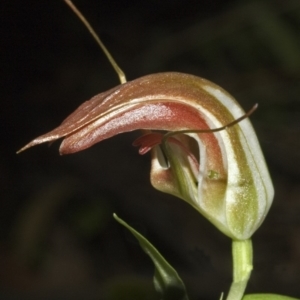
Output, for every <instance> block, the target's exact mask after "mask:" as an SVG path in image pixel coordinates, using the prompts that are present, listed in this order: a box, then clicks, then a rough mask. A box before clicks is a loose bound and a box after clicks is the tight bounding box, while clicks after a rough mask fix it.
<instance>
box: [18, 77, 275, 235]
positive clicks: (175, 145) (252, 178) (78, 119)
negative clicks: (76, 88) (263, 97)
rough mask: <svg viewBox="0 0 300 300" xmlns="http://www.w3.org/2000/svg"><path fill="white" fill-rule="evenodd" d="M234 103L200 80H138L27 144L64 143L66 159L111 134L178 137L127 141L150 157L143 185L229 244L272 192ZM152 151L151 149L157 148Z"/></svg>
mask: <svg viewBox="0 0 300 300" xmlns="http://www.w3.org/2000/svg"><path fill="white" fill-rule="evenodd" d="M243 114H244V111H243V110H242V109H241V107H240V106H239V104H238V103H237V102H236V100H235V99H234V98H233V97H232V96H231V95H229V94H228V93H227V92H226V91H224V90H223V89H222V88H220V87H219V86H217V85H215V84H213V83H212V82H209V81H207V80H205V79H202V78H199V77H196V76H192V75H187V74H181V73H161V74H153V75H148V76H145V77H141V78H139V79H136V80H134V81H131V82H128V83H125V84H122V85H119V86H117V87H115V88H113V89H111V90H109V91H107V92H104V93H101V94H99V95H97V96H95V97H93V98H92V99H91V100H89V101H87V102H85V103H83V104H82V105H81V106H80V107H79V108H78V109H77V110H76V111H75V112H73V113H72V114H71V115H70V116H69V117H68V118H67V119H66V120H65V121H64V122H63V123H62V124H61V125H60V126H59V127H57V128H56V129H54V130H53V131H50V132H49V133H47V134H44V135H42V136H40V137H38V138H36V139H34V140H33V141H32V142H30V143H29V144H28V145H26V146H25V147H24V148H22V149H21V150H20V151H23V150H25V149H27V148H29V147H31V146H34V145H37V144H41V143H44V142H50V141H53V140H56V139H59V138H63V137H64V140H63V142H62V144H61V146H60V153H61V154H67V153H74V152H78V151H81V150H83V149H86V148H88V147H90V146H92V145H94V144H95V143H97V142H100V141H102V140H104V139H107V138H110V137H112V136H114V135H116V134H119V133H123V132H128V131H132V130H137V129H146V130H160V131H161V130H163V131H167V132H169V131H171V132H175V131H182V130H190V131H193V132H191V133H188V132H185V133H180V134H178V135H173V136H172V137H169V138H167V139H164V138H163V135H162V134H161V132H158V133H157V132H154V133H150V134H148V135H146V136H143V137H141V138H140V139H138V140H137V141H136V142H135V145H140V146H141V148H140V153H141V154H143V153H145V152H147V151H148V150H150V149H153V151H152V168H151V182H152V184H153V186H154V187H155V188H157V189H158V190H160V191H163V192H167V193H170V194H173V195H175V196H178V197H180V198H182V199H184V200H185V201H187V202H188V203H190V204H191V205H192V206H193V207H194V208H195V209H197V210H198V211H199V212H200V213H201V214H202V215H204V216H205V217H206V218H207V219H208V220H209V221H210V222H212V223H213V224H214V225H215V226H216V227H217V228H219V229H220V230H221V231H222V232H223V233H225V234H226V235H228V236H229V237H231V238H233V239H238V240H243V239H248V238H249V237H250V236H251V235H252V234H253V233H254V232H255V230H256V229H257V228H258V227H259V226H260V224H261V223H262V221H263V220H264V218H265V216H266V214H267V212H268V210H269V208H270V206H271V203H272V200H273V196H274V190H273V186H272V182H271V179H270V176H269V173H268V170H267V166H266V164H265V161H264V157H263V155H262V152H261V149H260V146H259V143H258V140H257V137H256V134H255V132H254V130H253V127H252V125H251V123H250V121H249V120H248V119H244V120H242V121H241V122H239V123H238V124H236V125H234V126H231V127H229V128H227V129H226V130H222V131H218V132H210V133H201V132H198V133H197V132H195V131H196V130H200V131H201V130H202V131H203V130H204V131H209V130H211V129H215V128H218V127H223V126H226V125H227V124H230V123H232V122H233V121H234V120H236V119H238V118H240V117H241V116H242V115H243ZM160 143H161V146H160V147H158V146H156V145H158V144H160Z"/></svg>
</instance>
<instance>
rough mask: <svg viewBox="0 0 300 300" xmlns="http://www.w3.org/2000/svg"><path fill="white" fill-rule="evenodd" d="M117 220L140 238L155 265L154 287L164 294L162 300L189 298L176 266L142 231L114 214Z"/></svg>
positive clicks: (139, 240) (185, 299) (184, 299)
mask: <svg viewBox="0 0 300 300" xmlns="http://www.w3.org/2000/svg"><path fill="white" fill-rule="evenodd" d="M113 216H114V218H115V219H116V221H118V222H119V223H120V224H121V225H123V226H124V227H126V228H127V229H128V230H129V231H130V232H131V233H132V234H133V235H134V236H135V238H136V239H137V240H138V242H139V244H140V246H141V247H142V249H143V250H144V252H145V253H146V254H148V255H149V256H150V258H151V260H152V261H153V263H154V266H155V272H154V280H153V281H154V287H155V289H156V291H157V292H159V293H160V294H161V296H162V298H161V299H162V300H188V296H187V293H186V289H185V286H184V283H183V282H182V280H181V279H180V277H179V276H178V274H177V272H176V271H175V270H174V268H173V267H172V266H171V265H170V264H169V263H168V262H167V261H166V260H165V259H164V258H163V256H162V255H161V254H160V253H159V252H158V251H157V249H156V248H155V247H154V246H153V245H152V244H151V243H150V242H149V241H148V240H147V239H146V238H144V237H143V236H142V235H141V234H140V233H138V232H137V231H136V230H134V229H133V228H132V227H130V226H129V225H128V224H127V223H126V222H124V221H123V220H122V219H120V218H119V217H118V216H117V215H116V214H113Z"/></svg>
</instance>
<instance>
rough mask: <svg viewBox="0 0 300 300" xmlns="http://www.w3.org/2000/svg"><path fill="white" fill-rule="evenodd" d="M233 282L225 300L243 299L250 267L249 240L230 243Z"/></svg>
mask: <svg viewBox="0 0 300 300" xmlns="http://www.w3.org/2000/svg"><path fill="white" fill-rule="evenodd" d="M232 257H233V282H232V284H231V286H230V290H229V293H228V296H227V299H226V300H241V299H242V298H243V295H244V292H245V289H246V286H247V283H248V280H249V278H250V274H251V271H252V269H253V266H252V258H253V253H252V242H251V240H250V239H249V240H244V241H234V240H233V241H232Z"/></svg>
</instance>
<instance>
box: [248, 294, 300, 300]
mask: <svg viewBox="0 0 300 300" xmlns="http://www.w3.org/2000/svg"><path fill="white" fill-rule="evenodd" d="M242 300H299V299H297V298H292V297H288V296H283V295H277V294H249V295H245V296H244V297H243V299H242Z"/></svg>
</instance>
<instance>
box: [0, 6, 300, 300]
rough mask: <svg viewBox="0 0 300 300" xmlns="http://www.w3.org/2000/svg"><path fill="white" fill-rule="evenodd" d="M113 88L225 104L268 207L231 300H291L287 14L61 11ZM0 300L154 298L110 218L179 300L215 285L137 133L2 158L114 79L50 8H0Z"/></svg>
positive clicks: (294, 146) (212, 264)
mask: <svg viewBox="0 0 300 300" xmlns="http://www.w3.org/2000/svg"><path fill="white" fill-rule="evenodd" d="M75 3H76V4H77V5H78V7H79V8H80V10H81V11H82V12H83V13H84V15H85V16H86V17H87V19H88V20H89V21H90V22H91V24H92V25H93V26H94V28H95V29H96V31H97V32H98V33H99V35H100V36H101V38H102V40H103V41H104V43H105V44H106V46H107V47H108V49H109V50H110V51H111V53H112V54H113V56H114V57H115V59H116V60H117V62H118V63H119V64H120V66H121V67H122V69H123V70H124V71H125V73H126V75H127V79H128V80H131V79H135V78H138V77H140V76H142V75H146V74H150V73H155V72H162V71H180V72H185V73H191V74H195V75H198V76H201V77H204V78H207V79H210V80H212V81H214V82H216V83H217V84H219V85H221V86H222V87H223V88H225V89H226V90H228V91H229V92H230V93H231V94H233V95H234V96H235V97H236V98H237V99H238V101H239V102H240V103H241V105H242V106H243V107H244V109H245V110H248V109H249V108H250V107H252V105H253V104H254V103H256V102H258V103H259V110H258V111H257V112H255V114H254V115H253V116H251V119H252V121H253V124H254V127H255V129H256V131H257V135H258V137H259V139H260V141H261V146H262V148H263V151H264V153H265V156H266V160H267V162H268V165H269V168H270V172H271V175H272V178H273V181H274V186H275V190H276V196H275V199H274V205H273V206H272V209H271V211H270V213H269V215H268V217H267V219H266V221H265V222H264V224H263V226H262V227H261V228H260V229H259V230H258V231H257V233H256V234H255V235H254V237H253V242H254V272H253V274H252V277H251V280H250V283H249V285H248V289H247V292H249V293H254V292H273V293H281V294H288V295H291V296H295V297H300V284H299V282H300V216H299V215H300V185H299V182H300V154H299V153H300V150H299V149H300V99H299V98H300V84H299V79H300V1H299V0H285V1H283V0H262V1H251V0H249V1H242V0H235V1H225V0H223V1H222V0H218V1H217V0H198V1H189V0H177V1H170V0H164V1H158V0H143V1H141V0H136V1H133V0H132V1H116V0H109V1H108V0H107V1H100V0H99V1H96V0H89V1H83V0H81V1H80V0H78V1H75ZM0 5H1V14H2V16H1V21H0V22H1V28H0V30H1V32H0V33H1V45H0V53H1V72H0V74H1V81H0V82H1V83H0V84H1V93H2V95H1V106H2V107H1V110H0V113H1V127H0V130H1V131H0V132H1V148H0V185H1V186H0V193H1V194H0V234H1V235H0V298H1V299H108V300H111V299H126V300H127V299H149V300H151V299H159V297H158V296H157V295H156V294H155V293H154V292H153V288H152V275H153V267H152V265H151V263H150V260H149V258H148V257H147V256H146V255H145V254H144V253H143V252H142V250H140V248H139V247H138V245H137V243H136V241H135V240H134V239H133V238H132V237H131V236H130V234H128V233H127V232H125V230H124V229H123V228H121V226H120V225H118V224H117V223H116V222H115V221H114V220H113V218H112V213H113V212H116V213H117V214H118V215H119V216H120V217H122V218H123V219H125V220H126V221H127V222H129V223H130V224H131V225H132V226H134V227H135V228H136V229H138V230H139V231H140V232H141V233H142V234H144V235H145V236H146V237H147V238H148V239H149V240H150V241H151V242H153V243H154V244H155V245H156V246H157V248H158V249H159V250H160V251H161V252H162V254H163V255H165V257H167V258H168V260H169V262H170V263H171V264H172V265H173V266H174V267H175V268H176V269H177V270H178V272H179V274H180V275H181V277H182V278H183V280H184V281H185V283H186V285H187V289H188V291H189V294H190V296H191V297H190V298H191V299H219V297H220V293H221V292H227V290H228V288H229V284H230V282H231V255H230V246H231V243H230V240H229V239H228V238H227V237H225V236H223V235H222V234H221V233H219V232H218V231H217V230H216V229H215V228H213V226H211V225H210V224H209V223H208V222H207V221H206V220H204V219H203V218H202V217H201V216H199V215H198V214H197V213H196V212H195V211H194V210H193V209H192V208H191V207H190V206H188V205H187V204H186V203H184V202H183V201H181V200H179V199H176V198H174V197H171V196H168V195H165V194H161V193H159V192H157V191H155V190H154V189H153V188H152V187H151V186H150V183H149V169H150V157H149V155H145V156H139V155H138V153H137V149H135V148H133V147H132V146H131V143H132V141H133V140H134V139H135V138H136V137H137V136H138V133H128V134H124V135H121V136H117V137H115V138H113V139H110V140H107V141H104V142H102V143H100V144H98V145H96V146H94V147H92V148H91V149H88V150H86V151H83V152H81V153H78V154H74V155H70V156H63V157H61V156H59V154H58V151H57V149H58V145H59V143H57V142H56V143H54V144H53V145H52V146H51V147H47V146H39V147H35V148H33V149H30V150H28V151H26V152H24V153H22V154H20V155H16V154H15V152H16V150H18V149H19V148H20V147H22V146H23V145H24V144H26V143H27V142H29V141H30V140H31V139H33V138H34V137H36V136H38V135H40V134H42V133H45V132H47V131H49V130H51V129H53V128H54V127H56V126H57V125H58V124H59V123H60V122H61V121H62V120H63V119H64V118H65V117H66V116H67V115H68V114H69V113H71V112H72V111H73V110H74V109H75V108H76V107H77V106H78V105H79V104H81V103H82V102H83V101H84V100H87V99H89V98H91V97H92V96H94V95H95V94H98V93H100V92H102V91H105V90H107V89H109V88H111V87H113V86H115V85H117V84H119V82H118V78H117V76H116V74H115V73H114V71H113V69H112V68H111V66H110V65H109V63H108V62H107V59H106V58H105V57H104V55H103V53H102V52H101V50H100V49H99V48H98V46H97V45H96V43H95V42H94V40H93V39H92V37H91V36H90V35H89V33H88V32H87V31H86V29H85V28H84V26H83V25H82V24H81V23H80V21H79V20H78V19H77V18H76V17H75V15H74V14H73V13H72V12H71V11H70V9H69V8H68V7H67V6H66V5H65V4H64V3H63V1H60V0H55V1H54V0H52V1H33V0H30V1H17V0H11V1H7V0H6V1H1V4H0Z"/></svg>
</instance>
